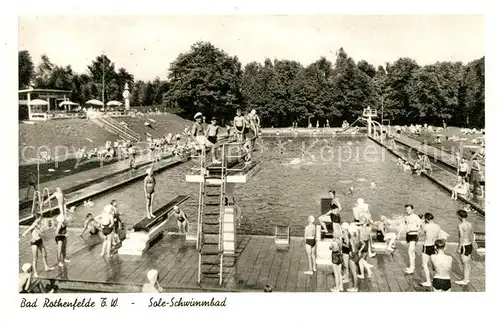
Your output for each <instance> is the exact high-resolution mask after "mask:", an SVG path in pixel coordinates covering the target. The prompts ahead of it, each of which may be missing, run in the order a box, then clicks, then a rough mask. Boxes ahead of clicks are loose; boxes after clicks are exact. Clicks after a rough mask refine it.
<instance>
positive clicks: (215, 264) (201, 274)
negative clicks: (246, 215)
mask: <svg viewBox="0 0 500 323" xmlns="http://www.w3.org/2000/svg"><path fill="white" fill-rule="evenodd" d="M224 150H225V149H222V156H221V160H222V163H221V164H215V165H211V166H210V167H207V165H206V151H205V150H204V149H202V150H201V156H200V158H201V161H200V169H201V177H202V178H203V180H202V181H201V183H200V191H199V193H200V194H199V200H198V221H197V222H198V223H197V224H198V225H197V237H198V239H197V246H196V247H197V250H198V252H199V258H198V284H201V282H202V281H203V280H205V279H218V280H219V285H222V273H223V267H224V241H223V226H224V213H225V195H226V175H227V165H226V163H227V162H226V161H225V156H224Z"/></svg>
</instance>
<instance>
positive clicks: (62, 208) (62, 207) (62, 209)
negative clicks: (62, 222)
mask: <svg viewBox="0 0 500 323" xmlns="http://www.w3.org/2000/svg"><path fill="white" fill-rule="evenodd" d="M53 198H55V199H56V200H57V207H58V208H59V214H62V215H63V216H64V217H65V218H66V203H65V201H64V193H63V192H62V190H61V188H60V187H56V191H55V192H54V193H52V194H51V195H50V196H49V197H48V198H47V199H46V200H45V201H44V202H43V205H45V204H47V203H49V201H50V200H52V199H53Z"/></svg>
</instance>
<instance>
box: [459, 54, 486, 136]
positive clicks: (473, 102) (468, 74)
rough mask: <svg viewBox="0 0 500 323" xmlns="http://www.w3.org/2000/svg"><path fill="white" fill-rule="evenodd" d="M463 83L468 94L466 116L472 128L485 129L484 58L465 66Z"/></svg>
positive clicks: (465, 108) (466, 94) (465, 107)
mask: <svg viewBox="0 0 500 323" xmlns="http://www.w3.org/2000/svg"><path fill="white" fill-rule="evenodd" d="M463 83H464V86H465V92H466V93H465V106H464V115H465V116H466V117H468V118H469V123H470V125H471V126H475V127H484V107H485V104H484V83H485V78H484V56H483V57H482V58H480V59H478V60H475V61H472V62H470V63H469V64H467V65H466V66H465V72H464V77H463Z"/></svg>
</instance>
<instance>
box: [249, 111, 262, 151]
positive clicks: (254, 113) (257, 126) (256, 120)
mask: <svg viewBox="0 0 500 323" xmlns="http://www.w3.org/2000/svg"><path fill="white" fill-rule="evenodd" d="M248 116H249V119H250V122H251V123H252V124H253V126H254V128H255V129H254V130H255V135H254V137H253V139H252V147H255V141H256V140H257V138H258V137H259V130H260V118H259V116H258V115H257V110H255V109H252V111H250V114H249V115H248Z"/></svg>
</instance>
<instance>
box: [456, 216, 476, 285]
mask: <svg viewBox="0 0 500 323" xmlns="http://www.w3.org/2000/svg"><path fill="white" fill-rule="evenodd" d="M457 215H458V218H459V219H460V224H459V225H458V238H459V243H458V249H457V252H458V253H459V254H460V260H461V261H462V265H463V267H464V279H462V280H459V281H456V282H455V283H456V284H458V285H467V284H469V278H470V269H471V254H472V250H473V248H472V236H473V232H472V224H471V223H470V222H469V221H467V212H465V211H464V210H459V211H457Z"/></svg>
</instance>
